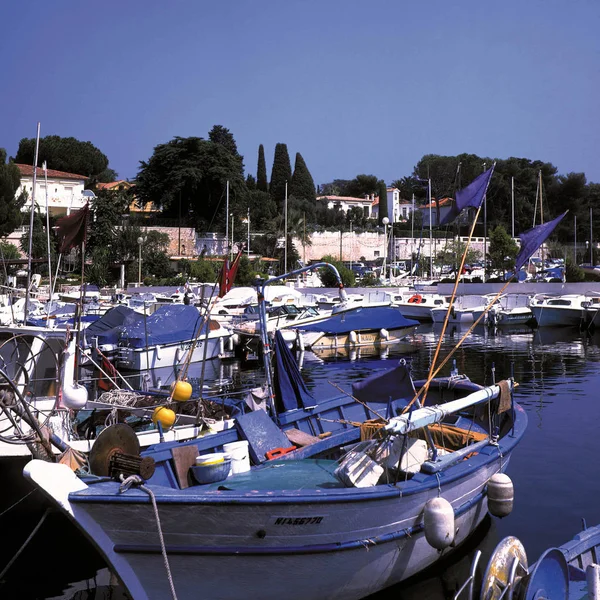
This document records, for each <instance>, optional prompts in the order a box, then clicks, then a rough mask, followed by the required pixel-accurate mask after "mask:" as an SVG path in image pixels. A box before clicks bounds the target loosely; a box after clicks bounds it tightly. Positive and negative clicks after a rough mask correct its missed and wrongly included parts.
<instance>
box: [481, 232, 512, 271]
mask: <svg viewBox="0 0 600 600" xmlns="http://www.w3.org/2000/svg"><path fill="white" fill-rule="evenodd" d="M489 237H490V245H489V249H488V257H489V260H490V263H491V267H492V269H493V270H499V271H503V272H504V271H510V270H512V269H514V267H515V258H516V256H517V254H518V252H519V248H518V247H517V244H516V243H515V241H514V240H513V239H512V238H511V237H510V235H508V233H506V229H504V227H502V225H498V226H497V227H495V228H494V229H492V231H491V232H490V236H489Z"/></svg>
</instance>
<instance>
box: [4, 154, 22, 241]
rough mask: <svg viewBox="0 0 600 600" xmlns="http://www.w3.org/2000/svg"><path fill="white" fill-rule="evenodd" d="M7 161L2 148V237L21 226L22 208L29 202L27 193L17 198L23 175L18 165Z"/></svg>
mask: <svg viewBox="0 0 600 600" xmlns="http://www.w3.org/2000/svg"><path fill="white" fill-rule="evenodd" d="M5 161H6V151H5V150H4V149H3V148H0V237H4V236H7V235H9V234H10V233H12V232H13V231H14V230H15V229H16V228H17V227H19V225H21V220H22V217H23V215H22V214H21V208H22V207H23V205H24V204H25V201H26V200H27V192H25V191H23V192H22V193H21V194H19V197H18V198H15V194H16V192H17V190H18V189H19V186H20V185H21V173H20V171H19V168H18V167H17V166H16V165H14V164H13V163H8V164H6V162H5Z"/></svg>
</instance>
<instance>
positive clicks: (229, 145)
mask: <svg viewBox="0 0 600 600" xmlns="http://www.w3.org/2000/svg"><path fill="white" fill-rule="evenodd" d="M208 139H209V140H210V141H211V142H213V143H214V144H219V145H220V146H223V148H225V150H227V152H229V154H231V156H233V157H235V158H236V160H237V161H238V162H239V169H240V175H242V176H243V174H244V157H243V156H242V155H241V154H240V153H239V152H238V148H237V144H236V143H235V139H234V137H233V134H232V133H231V131H229V129H227V128H226V127H223V126H222V125H214V126H213V128H212V129H211V130H210V131H209V132H208Z"/></svg>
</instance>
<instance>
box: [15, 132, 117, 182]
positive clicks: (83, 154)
mask: <svg viewBox="0 0 600 600" xmlns="http://www.w3.org/2000/svg"><path fill="white" fill-rule="evenodd" d="M34 157H35V138H23V139H22V140H21V141H20V142H19V149H18V150H17V155H16V156H15V162H16V163H18V164H25V165H32V164H33V161H34ZM44 162H46V163H47V165H48V168H49V169H55V170H57V171H66V172H67V173H75V174H77V175H83V176H85V177H87V178H88V179H92V180H94V181H95V180H96V179H97V177H98V176H99V175H100V174H101V173H103V172H104V171H105V170H106V169H107V168H108V158H107V157H106V155H105V154H103V153H102V152H101V151H100V150H98V148H96V146H94V144H92V142H81V141H79V140H77V139H75V138H74V137H66V138H63V137H60V136H58V135H48V136H46V137H43V138H40V148H39V156H38V165H42V164H43V163H44ZM113 173H114V171H113Z"/></svg>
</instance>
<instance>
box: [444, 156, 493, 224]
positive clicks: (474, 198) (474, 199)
mask: <svg viewBox="0 0 600 600" xmlns="http://www.w3.org/2000/svg"><path fill="white" fill-rule="evenodd" d="M495 166H496V163H494V164H493V165H492V166H491V167H490V168H489V169H488V170H487V171H484V172H483V173H482V174H481V175H479V176H478V177H476V178H475V179H473V181H471V183H470V184H469V185H468V186H467V187H464V188H462V190H458V191H457V192H456V199H455V200H454V205H453V206H452V208H451V209H450V210H449V211H448V212H447V213H446V216H445V217H444V218H443V219H442V220H441V221H440V222H439V223H438V225H447V224H448V223H451V222H452V221H454V219H456V217H458V215H460V213H461V212H462V211H463V210H464V209H465V208H479V207H480V206H481V203H482V202H483V199H484V197H485V194H486V192H487V189H488V185H489V184H490V179H491V178H492V174H493V173H494V167H495Z"/></svg>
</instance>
